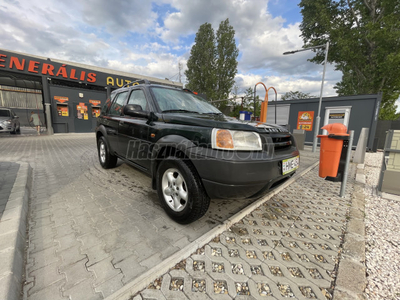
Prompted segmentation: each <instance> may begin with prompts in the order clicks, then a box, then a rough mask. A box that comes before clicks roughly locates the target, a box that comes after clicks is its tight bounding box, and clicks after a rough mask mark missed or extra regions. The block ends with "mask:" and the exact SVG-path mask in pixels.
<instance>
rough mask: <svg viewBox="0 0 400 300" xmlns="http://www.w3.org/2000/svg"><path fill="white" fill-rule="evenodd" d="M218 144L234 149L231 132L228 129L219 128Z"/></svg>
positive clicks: (218, 145)
mask: <svg viewBox="0 0 400 300" xmlns="http://www.w3.org/2000/svg"><path fill="white" fill-rule="evenodd" d="M216 144H217V147H218V148H223V149H233V139H232V135H231V133H230V132H229V131H228V130H218V131H217V135H216Z"/></svg>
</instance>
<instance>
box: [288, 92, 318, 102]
mask: <svg viewBox="0 0 400 300" xmlns="http://www.w3.org/2000/svg"><path fill="white" fill-rule="evenodd" d="M309 98H315V96H313V95H311V94H310V93H303V92H299V91H295V92H293V91H290V92H286V93H285V94H283V95H282V97H281V100H296V99H309Z"/></svg>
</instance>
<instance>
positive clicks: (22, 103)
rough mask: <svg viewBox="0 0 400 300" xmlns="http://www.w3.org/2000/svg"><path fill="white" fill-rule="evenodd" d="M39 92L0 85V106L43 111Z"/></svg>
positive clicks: (40, 92)
mask: <svg viewBox="0 0 400 300" xmlns="http://www.w3.org/2000/svg"><path fill="white" fill-rule="evenodd" d="M42 99H43V97H42V91H41V90H32V89H27V88H20V87H10V86H1V85H0V106H3V107H10V108H26V109H38V110H41V111H42V110H43V100H42Z"/></svg>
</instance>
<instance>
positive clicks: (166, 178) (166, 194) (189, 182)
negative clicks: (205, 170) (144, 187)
mask: <svg viewBox="0 0 400 300" xmlns="http://www.w3.org/2000/svg"><path fill="white" fill-rule="evenodd" d="M156 180H157V182H156V184H157V193H158V198H159V200H160V202H161V205H162V206H163V208H164V210H165V211H166V213H167V214H168V215H169V216H170V217H171V219H173V220H174V221H176V222H177V223H180V224H189V223H191V222H194V221H196V220H197V219H199V218H201V217H202V216H204V214H205V213H206V212H207V209H208V207H209V205H210V198H209V197H208V196H207V194H206V192H205V191H204V188H203V186H202V184H201V181H200V178H199V176H198V175H197V172H196V169H195V168H194V166H193V165H192V164H191V163H190V162H186V161H183V160H181V159H179V158H176V157H168V158H166V159H165V160H163V161H162V162H161V163H160V165H159V167H158V169H157V174H156Z"/></svg>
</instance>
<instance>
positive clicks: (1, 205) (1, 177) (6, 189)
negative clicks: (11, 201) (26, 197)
mask: <svg viewBox="0 0 400 300" xmlns="http://www.w3.org/2000/svg"><path fill="white" fill-rule="evenodd" d="M0 170H2V171H1V173H0V219H1V216H2V215H3V212H4V209H5V208H6V204H7V200H8V197H9V196H10V194H11V190H12V188H13V185H14V182H15V179H16V178H17V173H18V170H19V164H17V163H13V162H4V161H0Z"/></svg>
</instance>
